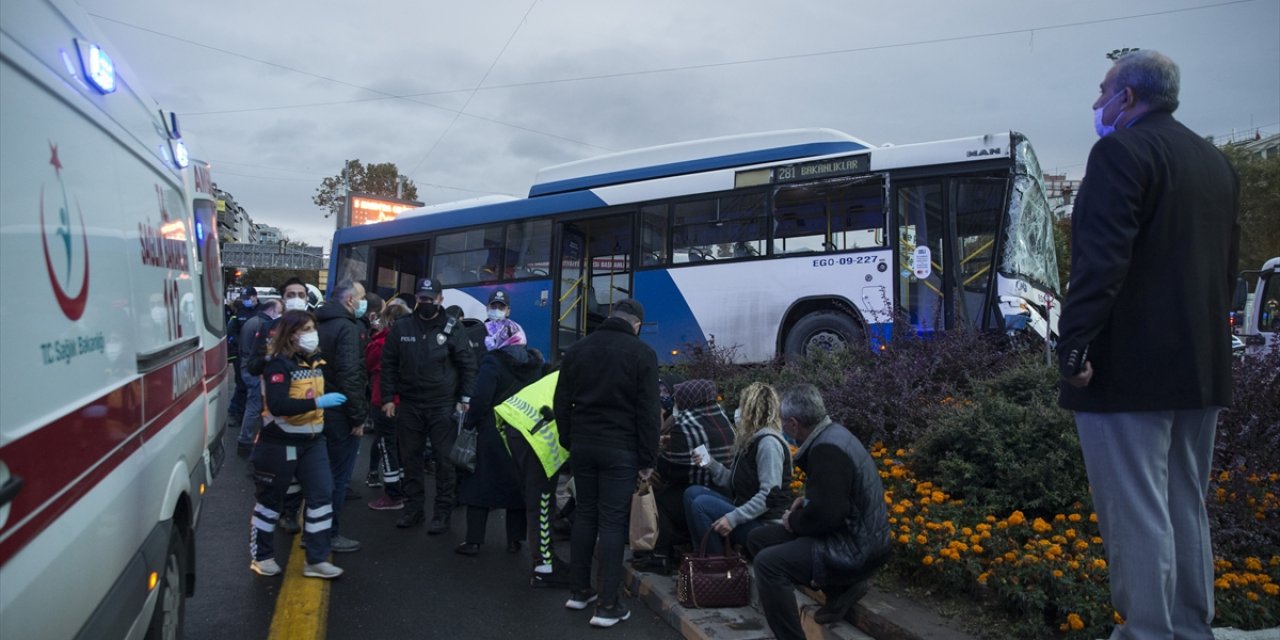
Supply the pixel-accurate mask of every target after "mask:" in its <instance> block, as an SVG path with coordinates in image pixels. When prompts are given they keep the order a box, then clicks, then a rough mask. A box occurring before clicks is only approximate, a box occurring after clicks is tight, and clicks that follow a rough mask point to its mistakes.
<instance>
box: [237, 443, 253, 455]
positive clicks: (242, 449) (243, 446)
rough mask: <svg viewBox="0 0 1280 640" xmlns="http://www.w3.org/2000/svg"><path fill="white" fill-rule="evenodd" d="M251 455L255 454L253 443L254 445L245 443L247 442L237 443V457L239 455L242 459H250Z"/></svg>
mask: <svg viewBox="0 0 1280 640" xmlns="http://www.w3.org/2000/svg"><path fill="white" fill-rule="evenodd" d="M251 453H253V443H252V442H249V443H245V442H237V443H236V455H237V456H240V457H241V458H248V457H249V454H251Z"/></svg>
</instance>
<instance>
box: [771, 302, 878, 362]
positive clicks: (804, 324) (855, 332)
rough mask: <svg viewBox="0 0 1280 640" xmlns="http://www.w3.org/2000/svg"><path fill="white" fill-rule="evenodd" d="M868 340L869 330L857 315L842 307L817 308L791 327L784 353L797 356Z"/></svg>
mask: <svg viewBox="0 0 1280 640" xmlns="http://www.w3.org/2000/svg"><path fill="white" fill-rule="evenodd" d="M866 342H867V335H866V332H865V331H863V330H862V327H861V326H859V325H858V323H857V322H854V321H853V318H850V317H849V316H847V315H845V314H843V313H840V312H839V311H814V312H813V313H810V314H808V315H806V316H804V317H803V318H800V321H799V322H796V324H795V326H793V327H791V331H789V332H788V333H787V339H786V340H785V341H784V343H783V353H784V354H786V356H787V358H788V359H791V360H794V359H797V358H802V357H804V356H807V355H810V354H812V353H814V352H816V351H826V352H828V353H831V352H835V351H843V350H845V349H847V348H848V347H849V346H850V345H862V344H866Z"/></svg>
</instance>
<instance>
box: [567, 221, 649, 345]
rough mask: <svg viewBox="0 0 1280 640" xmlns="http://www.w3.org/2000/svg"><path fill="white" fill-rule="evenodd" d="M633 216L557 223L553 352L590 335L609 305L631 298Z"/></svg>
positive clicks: (607, 313)
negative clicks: (554, 339) (558, 228)
mask: <svg viewBox="0 0 1280 640" xmlns="http://www.w3.org/2000/svg"><path fill="white" fill-rule="evenodd" d="M634 219H635V216H634V215H632V214H630V213H627V214H623V215H611V216H605V217H598V218H590V219H585V220H573V221H567V222H562V223H560V225H559V226H560V230H559V238H560V242H559V244H558V246H557V249H556V252H557V256H556V257H555V258H554V259H553V260H552V261H551V263H552V265H553V266H554V268H555V269H556V270H557V273H556V274H555V282H556V287H557V289H556V292H555V296H554V298H555V317H556V324H557V330H556V331H555V337H556V344H555V349H556V350H557V352H558V353H560V352H563V351H564V350H565V349H567V348H569V346H570V345H572V344H573V343H574V342H577V340H578V339H579V338H581V337H582V336H585V335H586V334H588V333H591V331H592V330H594V329H595V328H596V327H597V326H598V325H599V324H600V323H601V322H603V321H604V319H605V318H607V317H609V310H610V309H611V308H612V306H613V303H615V302H617V301H618V300H621V299H623V298H628V297H631V295H632V286H633V281H632V277H633V269H632V251H633V247H632V240H633V236H634V234H633V230H632V226H633V223H634Z"/></svg>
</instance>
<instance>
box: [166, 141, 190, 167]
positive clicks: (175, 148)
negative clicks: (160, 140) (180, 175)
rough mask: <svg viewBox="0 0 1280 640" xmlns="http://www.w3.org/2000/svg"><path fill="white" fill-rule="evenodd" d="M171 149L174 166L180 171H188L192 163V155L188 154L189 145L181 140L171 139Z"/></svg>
mask: <svg viewBox="0 0 1280 640" xmlns="http://www.w3.org/2000/svg"><path fill="white" fill-rule="evenodd" d="M169 149H170V150H171V151H172V154H173V155H172V157H173V164H175V165H177V166H178V168H179V169H186V168H187V165H188V164H190V163H191V155H190V154H189V153H187V143H185V142H183V141H181V140H175V139H170V140H169Z"/></svg>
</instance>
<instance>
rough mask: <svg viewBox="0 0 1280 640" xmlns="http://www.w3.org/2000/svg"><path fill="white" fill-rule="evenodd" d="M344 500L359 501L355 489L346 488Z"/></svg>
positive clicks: (358, 495)
mask: <svg viewBox="0 0 1280 640" xmlns="http://www.w3.org/2000/svg"><path fill="white" fill-rule="evenodd" d="M346 499H347V500H359V499H360V494H358V493H356V490H355V489H352V488H351V487H347V495H346Z"/></svg>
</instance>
